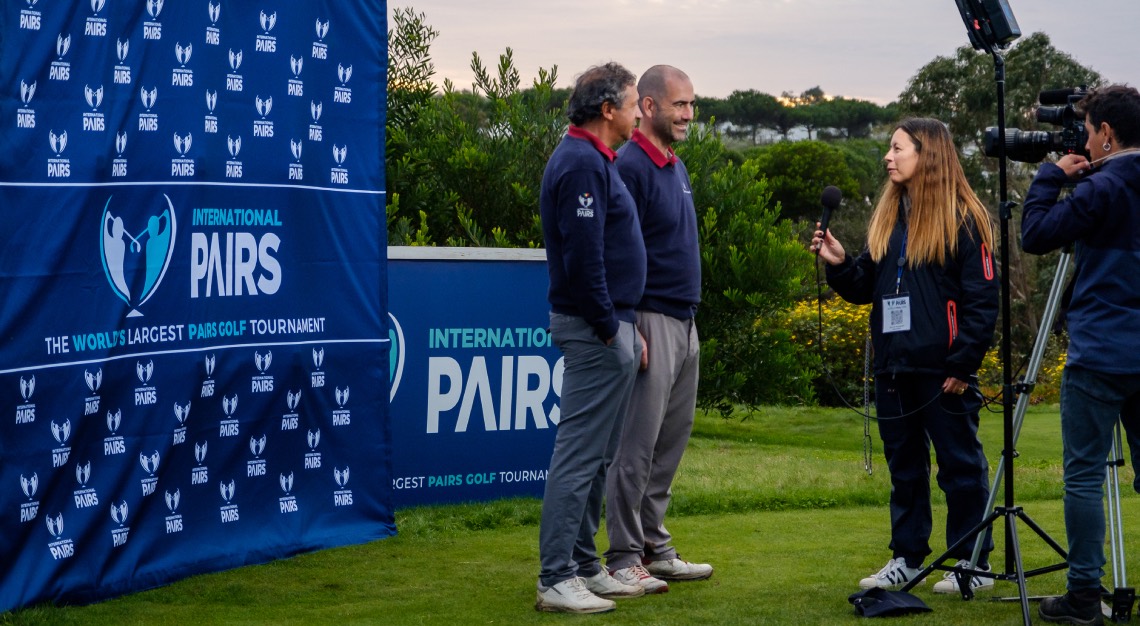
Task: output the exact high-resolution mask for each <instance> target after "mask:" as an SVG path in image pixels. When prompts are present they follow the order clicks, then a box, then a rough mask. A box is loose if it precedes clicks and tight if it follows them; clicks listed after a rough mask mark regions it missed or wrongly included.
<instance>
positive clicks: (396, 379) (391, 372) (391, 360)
mask: <svg viewBox="0 0 1140 626" xmlns="http://www.w3.org/2000/svg"><path fill="white" fill-rule="evenodd" d="M388 319H389V320H391V321H392V325H391V326H389V327H388V343H389V344H390V345H391V348H390V349H389V350H388V381H389V385H390V387H389V389H388V401H389V402H391V401H392V400H395V399H396V390H397V389H399V388H400V379H402V378H403V377H404V355H405V344H404V329H403V328H402V327H401V326H400V321H399V320H397V319H396V316H395V315H392V314H391V313H388Z"/></svg>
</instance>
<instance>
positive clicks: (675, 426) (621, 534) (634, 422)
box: [606, 311, 700, 570]
mask: <svg viewBox="0 0 1140 626" xmlns="http://www.w3.org/2000/svg"><path fill="white" fill-rule="evenodd" d="M637 325H638V329H640V330H641V333H642V334H643V335H644V336H645V341H646V343H647V344H648V345H649V368H648V369H646V370H645V371H643V372H638V374H637V381H636V382H635V383H634V387H633V395H632V397H631V400H630V406H629V412H628V413H626V417H625V426H624V427H623V431H622V436H621V442H620V443H619V444H618V451H617V454H616V455H615V456H614V463H613V465H612V466H611V467H610V473H609V477H608V478H607V480H606V532H607V533H608V534H609V539H610V548H609V550H607V551H606V566H607V567H608V568H609V569H611V570H615V569H621V568H625V567H629V566H631V565H634V564H639V563H641V561H642V558H643V557H644V558H645V559H647V560H649V561H661V560H665V559H672V558H676V557H677V551H676V550H675V549H674V548H673V546H671V545H670V544H669V541H670V540H671V539H672V536H671V535H670V534H669V531H668V530H666V529H665V510H666V509H667V508H668V507H669V498H670V497H671V496H672V485H673V477H674V476H675V475H676V474H677V466H678V465H680V464H681V457H682V456H683V455H684V453H685V446H686V445H688V443H689V434H690V433H691V432H692V430H693V413H694V412H695V411H696V405H697V378H698V373H699V370H700V344H699V341H698V338H697V327H696V324H694V323H693V320H691V319H690V320H679V319H676V318H673V317H669V316H668V315H662V314H660V313H654V312H650V311H638V312H637Z"/></svg>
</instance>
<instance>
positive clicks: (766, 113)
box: [725, 89, 784, 144]
mask: <svg viewBox="0 0 1140 626" xmlns="http://www.w3.org/2000/svg"><path fill="white" fill-rule="evenodd" d="M726 103H727V105H728V115H727V116H726V117H725V119H726V120H727V121H730V122H732V123H733V124H734V125H736V126H740V127H742V128H745V129H747V130H748V131H749V135H750V137H751V139H752V143H753V144H756V143H758V140H757V136H758V135H759V133H760V130H761V129H763V128H772V125H773V124H774V123H775V120H776V119H777V118H778V117H779V116H780V114H781V110H782V109H783V108H784V107H783V105H781V104H780V102H779V101H778V100H776V98H775V97H773V96H771V95H769V94H766V93H762V92H759V91H756V90H755V89H749V90H747V91H740V90H737V91H734V92H732V93H731V94H729V95H728V99H727V102H726Z"/></svg>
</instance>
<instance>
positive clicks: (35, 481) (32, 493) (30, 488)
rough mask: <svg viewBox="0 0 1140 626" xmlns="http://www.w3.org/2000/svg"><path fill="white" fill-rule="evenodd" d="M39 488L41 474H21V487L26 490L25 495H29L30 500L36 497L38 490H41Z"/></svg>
mask: <svg viewBox="0 0 1140 626" xmlns="http://www.w3.org/2000/svg"><path fill="white" fill-rule="evenodd" d="M39 488H40V476H39V474H36V473H35V472H32V477H31V478H24V475H23V474H20V489H22V490H23V491H24V495H25V496H27V497H28V499H29V500H31V499H32V498H35V497H36V491H39Z"/></svg>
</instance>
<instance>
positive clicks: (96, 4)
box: [91, 0, 107, 15]
mask: <svg viewBox="0 0 1140 626" xmlns="http://www.w3.org/2000/svg"><path fill="white" fill-rule="evenodd" d="M106 4H107V0H91V12H92V13H94V14H95V15H99V11H102V10H103V6H104V5H106Z"/></svg>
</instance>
